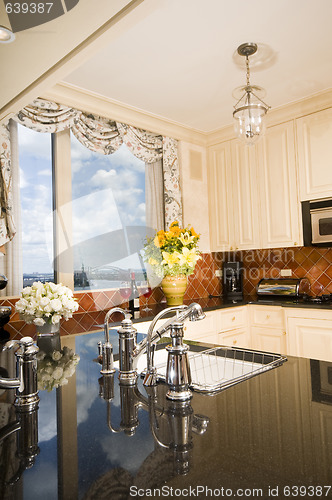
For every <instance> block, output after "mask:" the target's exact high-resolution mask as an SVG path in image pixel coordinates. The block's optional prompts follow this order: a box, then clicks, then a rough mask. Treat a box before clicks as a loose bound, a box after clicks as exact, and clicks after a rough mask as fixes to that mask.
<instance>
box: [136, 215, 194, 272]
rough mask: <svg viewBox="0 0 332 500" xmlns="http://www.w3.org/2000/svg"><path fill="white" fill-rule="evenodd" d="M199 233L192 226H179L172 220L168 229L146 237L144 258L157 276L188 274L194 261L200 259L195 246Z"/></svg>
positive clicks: (192, 267) (191, 270) (192, 268)
mask: <svg viewBox="0 0 332 500" xmlns="http://www.w3.org/2000/svg"><path fill="white" fill-rule="evenodd" d="M198 240H199V235H198V234H197V233H196V232H195V230H194V228H192V227H190V226H188V227H186V228H182V229H181V228H180V227H179V223H178V222H177V221H174V222H172V224H171V225H170V228H169V230H168V231H163V230H161V231H158V232H157V233H156V235H155V236H154V237H152V238H147V242H146V244H145V245H144V260H145V262H146V263H147V264H148V265H149V266H150V267H151V268H152V270H153V271H154V273H155V274H156V275H157V276H158V277H159V278H164V277H165V276H179V275H184V276H189V275H190V274H192V273H193V272H194V269H195V265H196V262H197V261H198V260H199V259H201V258H202V257H201V256H200V252H199V250H198V248H197V243H198Z"/></svg>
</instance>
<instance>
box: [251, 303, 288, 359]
mask: <svg viewBox="0 0 332 500" xmlns="http://www.w3.org/2000/svg"><path fill="white" fill-rule="evenodd" d="M248 308H249V324H250V335H251V345H252V349H255V350H259V351H267V352H274V353H278V354H285V353H286V351H287V343H286V329H285V317H284V310H283V307H279V306H266V305H256V304H249V305H248Z"/></svg>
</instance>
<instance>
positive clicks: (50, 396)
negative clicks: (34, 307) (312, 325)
mask: <svg viewBox="0 0 332 500" xmlns="http://www.w3.org/2000/svg"><path fill="white" fill-rule="evenodd" d="M102 339H103V332H101V331H97V332H93V333H91V334H85V335H78V336H68V337H64V338H62V339H61V341H62V346H67V347H68V348H70V349H72V350H73V351H74V352H75V353H76V354H77V355H78V356H79V357H80V361H79V363H78V365H77V366H76V372H75V373H74V374H73V375H72V376H71V377H70V378H69V379H68V384H67V385H63V386H62V387H59V388H57V389H55V390H53V391H51V392H46V391H40V404H39V414H38V436H39V439H38V447H39V450H40V453H39V455H38V456H37V457H36V459H35V463H34V465H33V467H31V468H30V469H27V470H25V471H24V473H23V475H22V477H21V478H20V479H18V480H17V482H16V483H15V484H10V479H11V478H12V472H13V470H15V467H16V466H17V453H16V452H17V446H18V444H17V442H16V440H17V439H18V437H17V435H16V433H15V434H11V435H10V436H8V437H6V438H5V439H4V440H2V441H1V443H0V497H1V498H4V499H19V498H25V499H30V498H33V499H34V500H39V499H41V500H44V499H45V498H49V499H53V498H55V499H56V498H58V499H69V498H73V499H76V498H77V499H98V500H99V499H110V498H112V499H113V498H114V499H128V498H129V497H130V494H132V495H133V494H135V492H136V493H137V492H138V490H140V491H141V492H142V491H143V492H144V494H145V495H146V496H147V497H149V496H150V497H151V496H152V497H153V496H154V495H151V494H149V491H148V489H150V491H151V489H152V488H162V487H164V488H166V489H165V490H164V491H170V488H173V491H174V489H183V490H184V489H187V488H189V487H191V488H198V487H199V488H204V489H203V490H202V489H200V490H197V489H196V490H194V491H196V492H198V491H200V492H201V493H200V494H197V496H196V497H197V498H206V496H207V495H206V490H205V488H212V489H221V488H224V491H226V489H228V490H229V491H230V490H232V491H235V490H236V489H238V488H242V489H245V488H259V489H260V490H261V491H262V494H261V495H260V496H261V497H262V498H268V497H269V491H270V490H269V488H275V489H276V488H277V489H278V497H279V498H284V497H285V495H284V494H283V488H284V487H287V486H292V485H302V487H303V488H308V492H309V491H311V490H309V487H313V488H316V487H317V486H318V485H328V484H329V482H330V479H331V477H332V460H331V457H332V434H331V432H330V428H331V426H330V422H331V419H332V404H331V403H332V401H331V394H332V380H331V377H330V371H331V369H332V364H331V363H326V362H319V361H316V362H311V361H310V360H309V359H303V358H294V357H290V358H289V359H288V361H287V363H285V364H283V365H282V366H280V367H278V368H276V369H274V370H271V371H269V372H266V373H263V374H261V375H260V376H258V377H255V378H252V379H250V380H247V381H245V382H243V383H241V384H239V385H236V386H234V387H231V388H229V389H227V390H225V391H224V392H221V393H219V394H217V395H216V396H213V397H211V396H207V395H203V394H197V393H194V395H193V398H192V399H191V400H190V401H189V402H186V403H185V404H182V406H181V407H178V406H179V405H176V407H174V404H173V403H169V402H167V401H166V399H165V391H166V389H167V387H166V386H165V385H164V384H158V386H157V388H156V391H154V390H152V391H151V390H150V389H149V390H148V391H146V389H145V388H144V386H143V385H142V381H141V379H139V381H138V385H137V387H135V388H123V387H121V386H120V385H119V381H118V377H117V373H115V374H114V376H113V380H111V378H107V377H106V378H105V376H104V377H102V376H101V374H100V368H101V367H100V364H99V363H97V362H96V361H95V359H96V357H97V344H98V341H101V340H102ZM110 340H111V342H112V344H113V346H114V351H115V354H116V353H117V348H118V339H117V336H116V334H114V333H113V332H111V338H110ZM12 357H13V353H10V354H8V355H7V354H6V358H5V359H2V358H1V363H0V364H1V365H4V364H5V365H6V366H5V368H6V369H7V371H8V376H12V372H13V370H14V369H15V364H14V363H13V360H12ZM12 392H13V391H10V390H7V391H3V392H2V393H1V395H0V416H1V419H0V426H1V427H4V426H5V425H6V424H8V423H11V422H13V421H14V420H15V418H16V417H15V412H12V411H11V408H12V401H13V399H12V398H13V395H12ZM326 493H328V492H326V491H324V496H325V494H326ZM329 495H331V492H330V493H329ZM228 496H229V495H228ZM327 496H328V495H327Z"/></svg>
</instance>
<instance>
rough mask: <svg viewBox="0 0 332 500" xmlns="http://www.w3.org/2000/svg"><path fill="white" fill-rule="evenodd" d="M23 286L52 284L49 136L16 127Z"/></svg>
mask: <svg viewBox="0 0 332 500" xmlns="http://www.w3.org/2000/svg"><path fill="white" fill-rule="evenodd" d="M18 144H19V164H20V197H21V228H22V269H23V286H28V285H30V284H31V283H32V282H33V281H43V282H44V281H53V280H54V270H53V222H52V189H53V188H52V154H51V136H50V134H42V133H40V132H35V131H34V130H31V129H29V128H27V127H24V126H22V125H18Z"/></svg>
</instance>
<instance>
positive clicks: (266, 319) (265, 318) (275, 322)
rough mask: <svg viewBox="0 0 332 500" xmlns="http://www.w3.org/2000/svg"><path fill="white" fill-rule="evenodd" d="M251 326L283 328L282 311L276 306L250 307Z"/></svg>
mask: <svg viewBox="0 0 332 500" xmlns="http://www.w3.org/2000/svg"><path fill="white" fill-rule="evenodd" d="M250 307H251V310H250V317H251V325H252V326H268V327H270V328H283V327H284V323H285V322H284V311H283V309H282V307H278V306H272V307H269V306H256V305H254V306H252V305H251V306H250Z"/></svg>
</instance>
